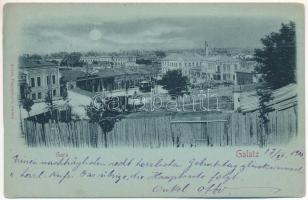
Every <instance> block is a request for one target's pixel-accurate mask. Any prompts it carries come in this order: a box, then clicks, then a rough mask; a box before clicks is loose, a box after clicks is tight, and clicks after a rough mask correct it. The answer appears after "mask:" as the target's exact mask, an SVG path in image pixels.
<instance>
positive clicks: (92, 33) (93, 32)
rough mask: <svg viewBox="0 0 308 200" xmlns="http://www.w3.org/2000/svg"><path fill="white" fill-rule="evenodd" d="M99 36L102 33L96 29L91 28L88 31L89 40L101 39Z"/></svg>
mask: <svg viewBox="0 0 308 200" xmlns="http://www.w3.org/2000/svg"><path fill="white" fill-rule="evenodd" d="M101 37H102V33H101V32H100V31H99V30H97V29H93V30H91V31H90V33H89V38H90V39H91V40H94V41H96V40H99V39H101Z"/></svg>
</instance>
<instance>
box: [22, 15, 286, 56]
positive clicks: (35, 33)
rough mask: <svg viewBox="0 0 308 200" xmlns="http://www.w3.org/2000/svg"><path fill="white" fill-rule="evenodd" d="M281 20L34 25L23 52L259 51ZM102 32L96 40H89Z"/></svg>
mask: <svg viewBox="0 0 308 200" xmlns="http://www.w3.org/2000/svg"><path fill="white" fill-rule="evenodd" d="M281 22H282V21H281V19H268V20H266V21H264V20H263V19H255V18H251V19H249V18H248V19H246V18H230V17H228V18H217V17H207V18H204V17H203V18H202V17H199V18H198V17H193V18H188V17H186V18H183V17H178V18H151V19H134V20H123V21H117V22H114V21H107V22H106V21H101V22H100V21H99V20H96V21H93V22H84V21H82V22H80V23H77V22H76V21H75V22H74V23H70V22H69V21H64V20H63V21H58V22H57V23H41V24H40V23H35V24H34V23H33V24H29V25H28V26H26V27H25V28H24V29H23V38H24V40H23V41H24V42H23V47H24V51H27V52H29V51H30V52H36V53H49V52H55V51H89V50H99V51H116V50H121V49H122V50H129V49H176V48H202V45H203V42H204V40H207V41H208V42H209V44H210V46H211V47H254V46H257V45H260V41H259V40H260V38H261V37H263V36H264V35H265V34H268V33H270V32H272V31H277V30H278V29H279V26H280V23H281ZM93 29H95V30H98V31H100V32H101V37H100V39H98V40H97V41H93V40H91V39H90V38H89V33H90V32H91V31H92V30H93Z"/></svg>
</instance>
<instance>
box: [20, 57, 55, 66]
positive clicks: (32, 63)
mask: <svg viewBox="0 0 308 200" xmlns="http://www.w3.org/2000/svg"><path fill="white" fill-rule="evenodd" d="M19 67H20V68H40V67H57V65H56V64H54V63H52V62H48V61H44V60H27V59H21V60H19Z"/></svg>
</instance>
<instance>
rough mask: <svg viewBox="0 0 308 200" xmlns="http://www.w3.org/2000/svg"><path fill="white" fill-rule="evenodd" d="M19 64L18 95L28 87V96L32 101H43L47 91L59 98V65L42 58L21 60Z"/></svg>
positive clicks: (23, 92)
mask: <svg viewBox="0 0 308 200" xmlns="http://www.w3.org/2000/svg"><path fill="white" fill-rule="evenodd" d="M19 65H20V81H19V83H20V97H21V98H22V97H23V96H24V95H25V89H26V88H27V87H29V88H30V91H31V93H30V94H29V95H30V98H31V99H32V100H33V101H34V102H42V101H44V99H45V97H46V95H47V93H48V92H50V93H51V95H52V96H53V98H54V99H55V100H56V99H60V98H61V96H60V78H61V75H60V72H59V66H58V65H55V64H54V63H51V62H46V61H42V60H31V61H30V60H23V61H22V62H20V63H19Z"/></svg>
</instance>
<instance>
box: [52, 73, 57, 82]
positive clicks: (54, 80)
mask: <svg viewBox="0 0 308 200" xmlns="http://www.w3.org/2000/svg"><path fill="white" fill-rule="evenodd" d="M52 84H56V76H55V75H52Z"/></svg>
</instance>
